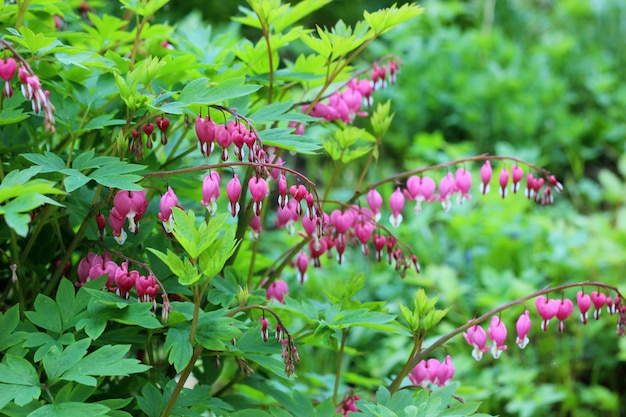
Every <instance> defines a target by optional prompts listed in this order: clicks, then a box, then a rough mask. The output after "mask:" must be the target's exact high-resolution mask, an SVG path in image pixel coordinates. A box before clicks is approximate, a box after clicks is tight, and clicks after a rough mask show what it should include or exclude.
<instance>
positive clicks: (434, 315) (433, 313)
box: [424, 307, 450, 331]
mask: <svg viewBox="0 0 626 417" xmlns="http://www.w3.org/2000/svg"><path fill="white" fill-rule="evenodd" d="M448 311H450V307H448V308H446V309H444V310H438V309H434V310H430V311H429V312H428V314H426V316H425V317H424V330H426V331H428V330H430V329H432V328H433V327H435V326H436V325H437V324H438V323H439V322H440V321H441V320H442V319H443V318H444V317H445V316H446V314H448Z"/></svg>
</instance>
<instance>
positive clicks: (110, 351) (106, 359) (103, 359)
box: [61, 345, 150, 386]
mask: <svg viewBox="0 0 626 417" xmlns="http://www.w3.org/2000/svg"><path fill="white" fill-rule="evenodd" d="M129 350H130V345H115V346H110V345H106V346H103V347H101V348H99V349H98V350H96V351H95V352H93V353H91V354H89V355H87V356H85V357H84V358H82V359H81V360H80V361H79V362H78V363H77V364H75V365H74V366H72V367H71V368H70V369H68V370H67V371H66V372H64V373H63V374H62V375H61V379H64V380H66V381H76V382H78V383H80V384H84V385H90V386H96V383H97V381H96V379H95V378H94V376H126V375H129V374H134V373H140V372H145V371H147V370H148V369H149V368H150V367H149V366H147V365H142V364H140V363H139V360H137V359H128V358H124V356H126V354H127V353H128V351H129Z"/></svg>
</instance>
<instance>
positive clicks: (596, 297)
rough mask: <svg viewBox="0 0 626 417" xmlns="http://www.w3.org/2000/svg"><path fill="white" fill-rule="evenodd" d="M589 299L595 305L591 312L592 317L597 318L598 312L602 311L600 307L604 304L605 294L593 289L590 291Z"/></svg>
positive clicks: (598, 316)
mask: <svg viewBox="0 0 626 417" xmlns="http://www.w3.org/2000/svg"><path fill="white" fill-rule="evenodd" d="M591 301H592V302H593V305H594V306H595V307H596V310H595V311H594V312H593V318H595V319H596V320H598V319H599V318H600V313H601V312H602V307H604V305H605V304H606V295H604V294H603V293H599V292H597V291H593V292H592V293H591Z"/></svg>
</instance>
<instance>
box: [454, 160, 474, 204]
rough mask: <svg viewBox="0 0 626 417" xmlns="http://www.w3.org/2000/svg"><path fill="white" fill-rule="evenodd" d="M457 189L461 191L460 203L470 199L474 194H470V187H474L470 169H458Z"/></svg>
mask: <svg viewBox="0 0 626 417" xmlns="http://www.w3.org/2000/svg"><path fill="white" fill-rule="evenodd" d="M455 185H456V190H457V191H458V192H459V204H461V203H462V202H463V200H469V199H470V198H472V196H470V195H469V191H470V188H471V187H472V174H470V173H469V171H466V170H464V169H463V168H459V169H457V170H456V184H455Z"/></svg>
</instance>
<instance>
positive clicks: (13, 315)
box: [0, 304, 26, 352]
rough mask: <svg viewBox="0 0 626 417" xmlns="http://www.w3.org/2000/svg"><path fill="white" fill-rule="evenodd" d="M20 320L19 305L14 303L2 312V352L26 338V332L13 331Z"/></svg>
mask: <svg viewBox="0 0 626 417" xmlns="http://www.w3.org/2000/svg"><path fill="white" fill-rule="evenodd" d="M19 322H20V314H19V305H17V304H16V305H14V306H13V307H11V308H10V309H8V310H7V311H6V313H4V314H0V352H4V351H5V350H7V349H8V348H10V347H11V346H14V345H17V344H19V343H21V342H22V340H24V337H25V336H26V334H25V333H23V332H19V333H13V332H14V330H15V329H16V328H17V325H18V324H19Z"/></svg>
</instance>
